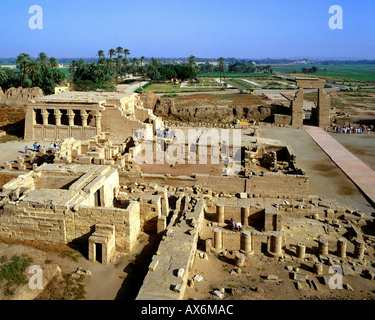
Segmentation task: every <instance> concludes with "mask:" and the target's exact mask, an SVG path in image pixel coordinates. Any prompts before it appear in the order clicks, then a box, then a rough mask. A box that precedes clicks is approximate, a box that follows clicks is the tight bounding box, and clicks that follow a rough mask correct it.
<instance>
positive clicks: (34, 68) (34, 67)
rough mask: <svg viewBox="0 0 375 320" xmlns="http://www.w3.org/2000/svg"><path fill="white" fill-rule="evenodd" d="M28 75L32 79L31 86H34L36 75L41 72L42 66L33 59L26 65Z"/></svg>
mask: <svg viewBox="0 0 375 320" xmlns="http://www.w3.org/2000/svg"><path fill="white" fill-rule="evenodd" d="M25 70H26V74H27V75H28V76H29V78H30V79H31V84H32V85H34V79H35V75H36V74H37V73H38V72H39V71H40V70H41V66H40V65H39V63H38V61H35V60H33V59H29V60H27V62H26V65H25Z"/></svg>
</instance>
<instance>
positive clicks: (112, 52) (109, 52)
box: [108, 49, 116, 59]
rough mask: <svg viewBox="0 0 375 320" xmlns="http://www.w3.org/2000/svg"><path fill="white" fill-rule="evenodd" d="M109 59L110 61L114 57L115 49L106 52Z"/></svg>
mask: <svg viewBox="0 0 375 320" xmlns="http://www.w3.org/2000/svg"><path fill="white" fill-rule="evenodd" d="M108 55H109V58H110V59H112V57H114V56H115V55H116V50H115V49H109V51H108Z"/></svg>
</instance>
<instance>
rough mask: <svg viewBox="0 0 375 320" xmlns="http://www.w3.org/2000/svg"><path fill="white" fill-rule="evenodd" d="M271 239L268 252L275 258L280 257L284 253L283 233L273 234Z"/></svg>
mask: <svg viewBox="0 0 375 320" xmlns="http://www.w3.org/2000/svg"><path fill="white" fill-rule="evenodd" d="M270 241H271V243H270V246H269V251H268V253H269V254H270V255H271V256H272V257H274V258H278V257H280V256H281V255H282V235H281V234H274V235H272V236H271V240H270Z"/></svg>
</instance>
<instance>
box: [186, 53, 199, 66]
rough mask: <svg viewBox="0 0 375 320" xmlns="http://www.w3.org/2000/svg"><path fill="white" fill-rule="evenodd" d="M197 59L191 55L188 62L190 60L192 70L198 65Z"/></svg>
mask: <svg viewBox="0 0 375 320" xmlns="http://www.w3.org/2000/svg"><path fill="white" fill-rule="evenodd" d="M195 59H196V57H195V56H193V55H190V56H189V58H188V60H189V66H190V68H193V67H194V66H195V65H196V64H197V63H196V61H195Z"/></svg>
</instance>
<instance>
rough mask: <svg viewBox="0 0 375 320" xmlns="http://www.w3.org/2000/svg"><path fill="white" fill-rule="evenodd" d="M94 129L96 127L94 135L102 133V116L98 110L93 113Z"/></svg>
mask: <svg viewBox="0 0 375 320" xmlns="http://www.w3.org/2000/svg"><path fill="white" fill-rule="evenodd" d="M94 116H95V127H96V134H99V133H100V132H102V121H101V120H102V119H101V118H102V114H101V113H100V111H99V110H96V111H95V115H94Z"/></svg>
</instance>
